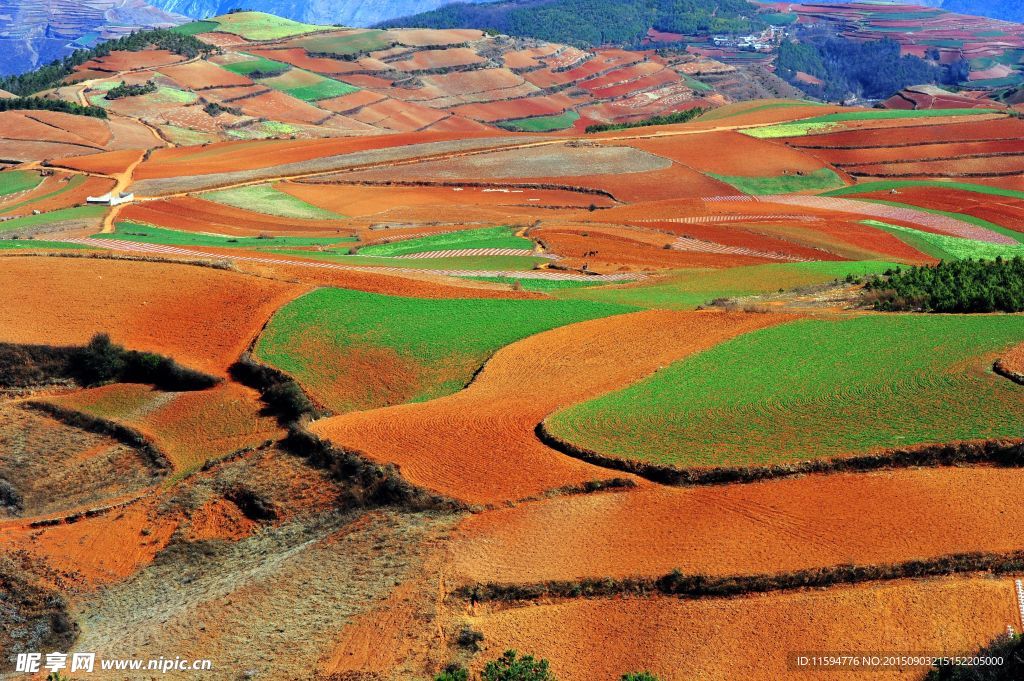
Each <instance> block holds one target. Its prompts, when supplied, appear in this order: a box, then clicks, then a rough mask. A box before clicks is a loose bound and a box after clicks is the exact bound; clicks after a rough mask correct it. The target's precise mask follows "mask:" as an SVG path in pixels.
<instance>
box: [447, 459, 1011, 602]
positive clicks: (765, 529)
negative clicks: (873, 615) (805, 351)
mask: <svg viewBox="0 0 1024 681" xmlns="http://www.w3.org/2000/svg"><path fill="white" fill-rule="evenodd" d="M435 451H440V450H435ZM1022 480H1024V477H1022V473H1021V471H1019V470H1012V469H999V468H921V469H901V470H894V471H885V472H878V473H853V474H836V475H810V476H807V477H803V478H791V479H785V480H775V481H770V482H763V483H754V484H748V485H727V486H722V487H718V486H715V487H691V488H668V487H656V486H653V485H652V486H646V487H644V488H642V489H639V490H635V491H629V492H620V493H608V494H596V495H587V496H574V497H560V498H555V499H547V500H544V501H539V502H536V503H530V504H523V505H521V506H519V507H516V508H510V509H501V510H498V511H493V512H490V513H486V514H482V515H477V516H473V517H471V518H468V519H467V520H466V521H465V522H464V523H463V525H462V530H461V532H460V535H459V537H458V539H457V540H456V541H455V542H454V543H453V545H452V548H451V556H452V562H453V571H452V574H451V575H450V577H451V578H452V579H453V580H455V581H456V583H460V582H491V581H495V582H509V583H518V582H535V581H546V580H549V579H579V578H583V577H627V576H639V575H646V576H658V575H663V574H667V573H669V572H671V571H672V570H674V569H676V568H678V569H680V570H682V571H683V572H684V573H685V574H708V575H752V574H773V573H777V572H790V571H794V570H802V569H810V568H815V567H821V566H828V565H839V564H844V563H854V564H858V565H874V564H883V563H884V564H888V563H896V562H902V561H907V560H911V559H918V558H929V557H936V556H942V555H946V554H951V553H964V552H972V551H979V552H1006V551H1012V550H1018V549H1020V548H1021V545H1020V539H1019V537H1018V535H1017V534H1015V533H1014V530H1013V528H1014V527H1018V526H1019V524H1020V523H1021V522H1022V521H1024V509H1022V508H1020V506H1019V505H1018V504H1015V503H1014V502H1013V500H1012V498H1011V497H1010V496H1008V495H1009V494H1011V490H1013V489H1014V488H1015V487H1017V486H1019V485H1020V483H1021V481H1022ZM822 509H828V511H827V512H823V510H822ZM681 518H685V519H686V522H685V523H681V522H680V519H681ZM580 527H586V528H587V532H585V533H582V532H580V531H579V528H580Z"/></svg>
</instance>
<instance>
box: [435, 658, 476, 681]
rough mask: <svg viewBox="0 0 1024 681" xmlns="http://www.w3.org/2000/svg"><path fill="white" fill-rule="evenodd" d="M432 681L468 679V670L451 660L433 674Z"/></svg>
mask: <svg viewBox="0 0 1024 681" xmlns="http://www.w3.org/2000/svg"><path fill="white" fill-rule="evenodd" d="M434 681H469V672H468V671H467V670H466V668H465V667H463V666H462V665H461V664H456V663H454V662H453V663H452V664H450V665H448V666H447V667H445V668H444V671H442V672H441V673H440V674H438V675H437V676H435V677H434Z"/></svg>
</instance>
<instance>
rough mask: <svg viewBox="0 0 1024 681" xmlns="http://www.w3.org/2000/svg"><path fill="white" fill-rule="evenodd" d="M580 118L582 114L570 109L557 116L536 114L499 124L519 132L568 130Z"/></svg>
mask: <svg viewBox="0 0 1024 681" xmlns="http://www.w3.org/2000/svg"><path fill="white" fill-rule="evenodd" d="M579 119H580V115H579V114H578V113H576V112H575V111H571V110H570V111H566V112H565V113H562V114H559V115H557V116H535V117H533V118H518V119H515V120H511V121H501V122H500V123H498V125H499V126H501V127H502V128H505V129H506V130H515V131H517V132H552V131H555V130H567V129H568V128H571V127H572V126H573V124H574V123H576V121H578V120H579Z"/></svg>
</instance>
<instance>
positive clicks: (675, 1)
mask: <svg viewBox="0 0 1024 681" xmlns="http://www.w3.org/2000/svg"><path fill="white" fill-rule="evenodd" d="M384 25H386V26H423V27H427V28H480V29H486V30H494V31H498V32H500V33H507V34H510V35H516V36H530V37H535V38H540V39H542V40H550V41H553V42H562V43H570V44H574V45H608V44H617V45H630V44H634V43H637V42H639V41H640V40H641V39H642V38H643V37H644V35H645V34H646V33H647V31H648V29H650V28H655V29H658V30H661V31H670V32H673V33H689V34H692V33H708V32H711V33H744V32H747V31H749V30H751V28H753V27H754V26H755V25H758V24H757V19H756V7H755V6H754V5H752V4H751V3H749V2H747V1H746V0H719V1H718V2H716V3H714V4H711V3H708V2H706V1H705V0H506V1H505V2H497V3H490V4H486V5H468V4H455V5H449V6H447V7H442V8H441V9H437V10H434V11H432V12H425V13H423V14H417V15H414V16H411V17H402V18H399V19H394V20H391V21H389V22H387V23H386V24H384Z"/></svg>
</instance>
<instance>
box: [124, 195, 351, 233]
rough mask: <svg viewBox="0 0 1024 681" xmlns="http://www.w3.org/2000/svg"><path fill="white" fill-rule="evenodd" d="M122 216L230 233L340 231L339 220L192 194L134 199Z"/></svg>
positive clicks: (153, 222) (186, 227)
mask: <svg viewBox="0 0 1024 681" xmlns="http://www.w3.org/2000/svg"><path fill="white" fill-rule="evenodd" d="M120 219H121V220H132V221H136V222H144V223H147V224H152V225H156V226H158V227H167V228H169V229H180V230H184V231H186V232H206V233H215V234H224V235H228V236H258V235H260V234H263V233H270V234H283V235H289V236H297V235H314V236H335V235H338V234H339V232H338V229H339V223H338V222H337V221H331V220H299V219H296V218H282V217H277V216H275V215H267V214H265V213H254V212H251V211H247V210H242V209H241V208H235V207H233V206H225V205H223V204H219V203H214V202H213V201H206V200H204V199H200V198H196V197H193V196H183V197H180V198H176V199H166V200H163V201H147V202H145V203H135V204H132V205H130V206H128V207H127V208H125V209H124V210H123V211H121V214H120ZM347 233H348V232H347V231H346V234H347Z"/></svg>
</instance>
